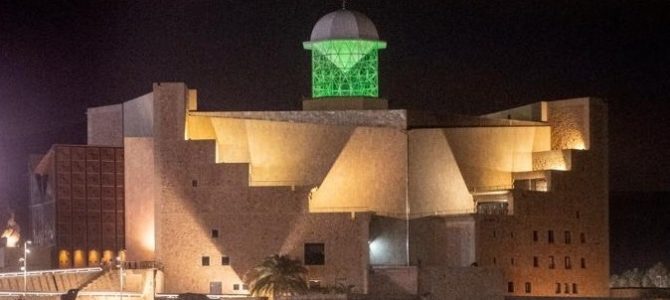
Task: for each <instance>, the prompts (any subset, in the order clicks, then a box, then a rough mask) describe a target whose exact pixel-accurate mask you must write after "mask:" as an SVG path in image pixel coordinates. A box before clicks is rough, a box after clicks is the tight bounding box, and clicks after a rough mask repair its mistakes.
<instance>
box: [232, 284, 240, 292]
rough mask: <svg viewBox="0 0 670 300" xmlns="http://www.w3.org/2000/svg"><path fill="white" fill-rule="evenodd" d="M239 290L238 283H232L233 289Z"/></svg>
mask: <svg viewBox="0 0 670 300" xmlns="http://www.w3.org/2000/svg"><path fill="white" fill-rule="evenodd" d="M239 290H240V285H239V284H238V283H236V284H233V291H239Z"/></svg>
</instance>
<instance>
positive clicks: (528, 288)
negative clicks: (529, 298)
mask: <svg viewBox="0 0 670 300" xmlns="http://www.w3.org/2000/svg"><path fill="white" fill-rule="evenodd" d="M530 288H531V287H530V282H526V294H530V292H531V290H530Z"/></svg>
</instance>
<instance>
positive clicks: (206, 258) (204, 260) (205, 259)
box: [201, 256, 209, 266]
mask: <svg viewBox="0 0 670 300" xmlns="http://www.w3.org/2000/svg"><path fill="white" fill-rule="evenodd" d="M201 260H202V265H203V266H209V256H203V257H202V258H201Z"/></svg>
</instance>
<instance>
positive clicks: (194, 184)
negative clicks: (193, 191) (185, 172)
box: [191, 179, 198, 187]
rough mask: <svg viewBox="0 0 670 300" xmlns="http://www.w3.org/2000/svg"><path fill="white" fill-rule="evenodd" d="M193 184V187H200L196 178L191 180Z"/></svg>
mask: <svg viewBox="0 0 670 300" xmlns="http://www.w3.org/2000/svg"><path fill="white" fill-rule="evenodd" d="M191 185H192V186H193V187H198V181H197V180H195V179H193V180H191Z"/></svg>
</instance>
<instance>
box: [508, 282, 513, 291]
mask: <svg viewBox="0 0 670 300" xmlns="http://www.w3.org/2000/svg"><path fill="white" fill-rule="evenodd" d="M507 292H508V293H514V282H513V281H509V282H507Z"/></svg>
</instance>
